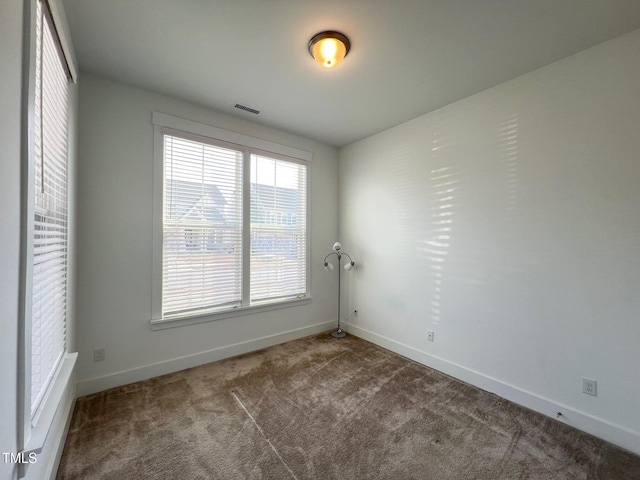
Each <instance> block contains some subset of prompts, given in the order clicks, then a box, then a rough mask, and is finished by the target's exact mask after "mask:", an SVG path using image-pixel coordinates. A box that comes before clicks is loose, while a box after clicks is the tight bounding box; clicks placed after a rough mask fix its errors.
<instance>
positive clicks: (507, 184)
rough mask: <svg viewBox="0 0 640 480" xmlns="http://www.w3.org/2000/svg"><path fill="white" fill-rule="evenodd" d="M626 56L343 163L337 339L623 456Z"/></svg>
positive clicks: (629, 162) (632, 245)
mask: <svg viewBox="0 0 640 480" xmlns="http://www.w3.org/2000/svg"><path fill="white" fill-rule="evenodd" d="M639 51H640V31H635V32H632V33H631V34H628V35H626V36H623V37H620V38H617V39H614V40H612V41H609V42H607V43H604V44H601V45H599V46H596V47H594V48H591V49H589V50H586V51H584V52H581V53H579V54H577V55H574V56H572V57H569V58H567V59H564V60H562V61H559V62H557V63H554V64H551V65H549V66H547V67H544V68H542V69H539V70H537V71H534V72H532V73H530V74H527V75H524V76H522V77H520V78H517V79H515V80H513V81H510V82H507V83H505V84H502V85H500V86H497V87H495V88H492V89H490V90H487V91H485V92H482V93H480V94H477V95H475V96H473V97H470V98H468V99H465V100H462V101H460V102H457V103H455V104H452V105H450V106H448V107H445V108H443V109H440V110H438V111H436V112H433V113H430V114H427V115H424V116H421V117H419V118H416V119H414V120H412V121H410V122H407V123H405V124H402V125H400V126H397V127H395V128H392V129H390V130H387V131H385V132H382V133H380V134H377V135H374V136H372V137H370V138H367V139H365V140H362V141H360V142H357V143H355V144H353V145H350V146H348V147H345V148H343V149H341V150H340V171H341V177H340V188H339V193H340V212H341V216H340V229H339V231H340V236H341V240H342V242H343V245H344V247H345V249H346V250H347V251H350V252H352V253H353V254H354V256H355V257H356V259H357V260H359V261H360V267H359V269H358V270H357V271H355V272H354V273H355V274H354V275H351V276H349V277H348V279H349V280H348V284H347V285H346V287H345V293H347V292H349V294H350V298H348V299H347V300H345V304H344V308H345V309H353V308H357V309H358V316H357V317H355V318H353V320H352V321H351V322H350V325H349V327H348V328H349V329H350V330H351V331H352V332H354V333H356V334H358V335H361V336H363V337H365V338H369V339H371V340H373V341H375V342H377V343H380V344H382V345H384V346H387V347H389V348H392V349H394V350H396V351H398V352H401V353H403V354H405V355H408V356H410V357H412V358H414V359H416V360H418V361H421V362H423V363H426V364H428V365H432V366H435V367H436V368H439V369H441V370H444V371H445V372H447V373H450V374H452V375H454V376H457V377H459V378H462V379H464V380H466V381H469V382H471V383H474V384H476V385H479V386H481V387H482V388H485V389H488V390H491V391H495V392H498V393H500V394H502V395H504V396H506V397H507V398H511V399H513V400H516V401H518V402H520V403H522V404H525V405H528V406H529V407H531V408H534V409H536V410H538V411H542V412H543V413H545V414H548V415H551V416H553V417H554V418H555V413H556V411H562V412H563V415H564V417H563V421H565V422H567V423H570V424H572V425H575V426H577V427H579V428H581V429H585V430H587V431H590V432H592V433H595V434H597V435H600V436H602V437H604V438H607V439H609V440H611V441H613V442H615V443H618V444H620V445H622V446H624V447H626V448H628V449H630V450H633V451H635V452H637V453H640V415H639V414H638V409H639V407H640V403H639V399H640V382H638V381H637V379H638V366H640V348H639V344H638V340H639V339H640V295H639V292H640V290H639V286H640V161H639V155H640V134H639V130H638V126H639V125H640V90H639V85H640V56H639V55H638V52H639ZM428 329H431V330H434V331H435V342H433V343H430V342H427V330H428ZM582 376H586V377H590V378H594V379H596V380H597V381H598V396H597V397H591V396H587V395H585V394H583V393H581V377H582Z"/></svg>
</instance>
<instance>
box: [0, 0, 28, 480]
mask: <svg viewBox="0 0 640 480" xmlns="http://www.w3.org/2000/svg"><path fill="white" fill-rule="evenodd" d="M22 8H23V6H22V2H1V3H0V38H1V41H0V62H2V68H0V85H2V88H0V112H2V115H0V145H2V149H0V162H1V163H0V171H2V175H0V205H2V209H1V210H0V232H2V233H1V234H0V272H2V273H1V274H0V365H2V368H0V452H13V453H15V452H16V451H17V448H18V445H17V422H16V419H17V415H18V412H17V395H18V392H17V373H18V362H17V359H18V352H17V347H18V285H19V284H20V283H19V274H20V263H19V258H20V101H21V98H20V95H21V82H22ZM16 472H17V470H16V469H15V467H14V465H11V464H6V463H4V461H3V459H2V458H0V479H3V480H4V479H10V478H14V475H15V474H16Z"/></svg>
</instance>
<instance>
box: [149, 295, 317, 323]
mask: <svg viewBox="0 0 640 480" xmlns="http://www.w3.org/2000/svg"><path fill="white" fill-rule="evenodd" d="M308 303H311V297H310V296H307V297H303V298H293V299H291V300H286V301H278V302H273V303H262V304H258V305H251V306H249V307H238V308H234V309H232V310H225V311H223V312H209V313H206V314H198V315H192V316H185V317H173V318H169V319H152V320H151V322H150V323H151V330H164V329H167V328H175V327H181V326H183V325H194V324H197V323H206V322H213V321H216V320H222V319H224V318H234V317H241V316H244V315H253V314H255V313H262V312H269V311H271V310H280V309H282V308H290V307H298V306H300V305H306V304H308Z"/></svg>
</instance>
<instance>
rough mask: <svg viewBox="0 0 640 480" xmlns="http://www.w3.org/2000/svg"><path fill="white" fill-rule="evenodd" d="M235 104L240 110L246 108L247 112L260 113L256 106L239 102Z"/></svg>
mask: <svg viewBox="0 0 640 480" xmlns="http://www.w3.org/2000/svg"><path fill="white" fill-rule="evenodd" d="M234 106H235V107H236V108H239V109H240V110H244V111H245V112H250V113H255V114H256V115H257V114H259V113H260V110H256V109H255V108H251V107H247V106H246V105H240V104H239V103H236V104H235V105H234Z"/></svg>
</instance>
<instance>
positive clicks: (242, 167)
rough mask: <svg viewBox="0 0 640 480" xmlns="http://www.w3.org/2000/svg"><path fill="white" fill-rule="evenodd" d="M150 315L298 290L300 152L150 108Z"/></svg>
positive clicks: (303, 228)
mask: <svg viewBox="0 0 640 480" xmlns="http://www.w3.org/2000/svg"><path fill="white" fill-rule="evenodd" d="M153 119H154V125H155V137H156V152H155V178H154V182H155V185H154V189H155V193H154V199H155V202H154V206H155V212H154V231H155V235H156V237H157V241H156V243H155V244H154V282H153V290H154V292H153V293H154V295H153V318H152V323H154V324H167V322H171V323H172V321H180V320H184V319H189V318H191V319H193V318H196V319H201V320H202V319H210V318H217V317H219V316H224V315H229V314H239V313H247V310H250V309H253V308H258V307H273V306H282V305H283V304H286V303H289V302H296V301H299V300H301V299H305V298H307V297H308V258H307V257H308V255H307V252H308V245H307V244H308V234H307V182H308V168H309V167H308V164H309V160H310V156H309V154H308V153H306V152H302V151H297V150H294V149H291V148H288V147H284V146H281V145H276V144H272V143H269V142H265V141H263V140H259V139H255V138H252V137H248V136H245V135H240V134H237V133H233V132H227V131H224V130H220V129H217V128H214V127H208V126H205V125H202V124H197V123H195V122H190V121H187V120H183V119H179V118H176V117H171V116H169V115H165V114H160V113H154V116H153Z"/></svg>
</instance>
